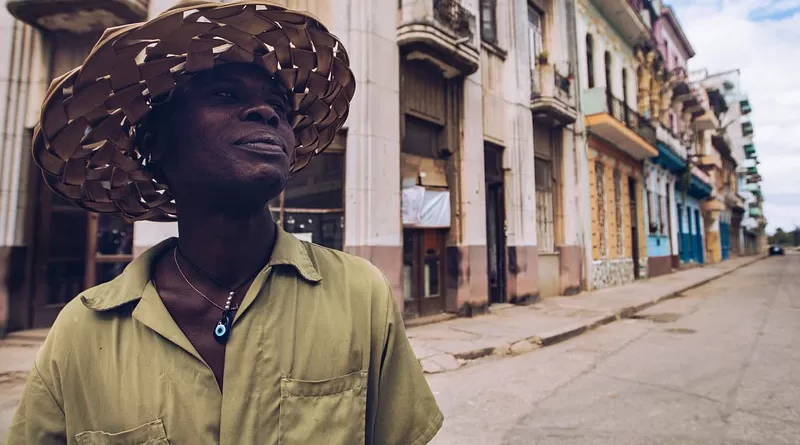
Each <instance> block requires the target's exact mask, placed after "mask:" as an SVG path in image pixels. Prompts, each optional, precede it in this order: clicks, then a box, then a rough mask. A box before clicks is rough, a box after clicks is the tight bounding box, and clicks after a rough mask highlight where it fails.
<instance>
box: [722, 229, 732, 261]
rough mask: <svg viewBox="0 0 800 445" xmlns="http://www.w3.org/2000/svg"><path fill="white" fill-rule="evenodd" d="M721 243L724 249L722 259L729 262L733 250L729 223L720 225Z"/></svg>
mask: <svg viewBox="0 0 800 445" xmlns="http://www.w3.org/2000/svg"><path fill="white" fill-rule="evenodd" d="M719 242H720V247H721V249H722V259H723V260H727V259H728V256H729V255H730V250H731V232H730V225H729V224H728V223H724V222H720V223H719Z"/></svg>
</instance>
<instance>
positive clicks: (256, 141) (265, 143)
mask: <svg viewBox="0 0 800 445" xmlns="http://www.w3.org/2000/svg"><path fill="white" fill-rule="evenodd" d="M233 144H234V145H242V146H247V147H251V148H257V149H263V150H267V151H272V150H274V149H275V148H278V149H280V150H281V151H282V152H284V153H285V152H286V150H285V148H284V146H283V143H282V142H281V140H280V139H279V138H277V137H275V136H273V135H271V134H263V133H260V134H251V135H248V136H244V137H242V138H239V139H237V140H236V141H235V142H234V143H233Z"/></svg>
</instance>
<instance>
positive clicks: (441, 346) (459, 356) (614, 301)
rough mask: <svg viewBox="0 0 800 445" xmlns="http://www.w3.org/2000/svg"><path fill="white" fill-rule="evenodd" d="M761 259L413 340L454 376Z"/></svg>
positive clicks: (30, 346)
mask: <svg viewBox="0 0 800 445" xmlns="http://www.w3.org/2000/svg"><path fill="white" fill-rule="evenodd" d="M761 258H763V257H746V258H737V259H733V260H728V261H725V262H723V263H720V264H715V265H712V266H706V267H698V268H694V269H689V270H683V271H680V272H676V273H673V274H670V275H664V276H661V277H658V278H652V279H648V280H643V281H639V282H636V283H633V284H629V285H626V286H618V287H613V288H609V289H603V290H600V291H595V292H585V293H582V294H580V295H575V296H572V297H554V298H547V299H544V300H542V301H540V302H537V303H535V304H533V305H530V306H513V305H494V306H492V308H491V312H492V313H491V314H489V315H482V316H478V317H475V318H457V319H453V320H449V321H443V322H440V323H435V324H430V325H425V326H419V327H409V328H408V337H409V339H410V341H411V346H412V347H413V348H414V352H415V353H416V354H417V358H418V359H419V360H420V363H421V364H422V367H423V369H424V370H425V372H427V373H437V372H443V371H451V370H454V369H458V368H459V367H461V366H462V365H463V364H464V363H465V362H466V361H468V360H474V359H476V358H480V357H484V356H487V355H491V354H494V355H509V354H521V353H523V352H527V351H531V350H533V349H535V348H538V347H542V346H548V345H551V344H553V343H558V342H560V341H563V340H566V339H568V338H570V337H573V336H575V335H580V334H582V333H583V332H585V331H587V330H590V329H593V328H596V327H598V326H601V325H603V324H606V323H610V322H612V321H614V320H617V319H619V318H625V317H629V316H630V315H632V314H634V313H635V312H638V311H640V310H642V309H645V308H647V307H648V306H651V305H653V304H656V303H658V302H660V301H662V300H665V299H667V298H671V297H674V296H676V295H677V294H679V293H680V292H683V291H685V290H688V289H691V288H693V287H696V286H699V285H702V284H705V283H707V282H708V281H711V280H713V279H715V278H719V277H721V276H723V275H726V274H728V273H731V272H733V271H734V270H736V269H739V268H741V267H744V266H747V265H748V264H751V263H753V262H755V261H758V260H759V259H761ZM46 334H47V330H46V329H41V330H34V331H23V332H15V333H12V334H11V335H9V336H8V337H7V338H6V339H4V340H0V390H2V389H3V387H4V386H9V384H13V383H18V381H19V380H23V381H24V378H25V376H26V375H27V373H28V371H29V370H30V368H31V367H32V366H33V361H34V360H35V358H36V353H37V351H38V349H39V346H40V345H41V343H42V341H44V337H45V335H46Z"/></svg>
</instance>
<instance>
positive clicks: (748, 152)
mask: <svg viewBox="0 0 800 445" xmlns="http://www.w3.org/2000/svg"><path fill="white" fill-rule="evenodd" d="M744 155H745V157H746V158H747V159H755V158H756V146H755V145H754V144H745V146H744Z"/></svg>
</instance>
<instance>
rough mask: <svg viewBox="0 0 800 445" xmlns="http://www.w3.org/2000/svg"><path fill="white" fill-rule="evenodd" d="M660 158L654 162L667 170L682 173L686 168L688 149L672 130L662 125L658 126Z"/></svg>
mask: <svg viewBox="0 0 800 445" xmlns="http://www.w3.org/2000/svg"><path fill="white" fill-rule="evenodd" d="M656 139H657V140H658V158H656V160H655V161H654V162H655V163H657V164H658V165H660V166H662V167H664V168H666V169H667V170H669V171H671V172H674V173H680V172H682V171H683V170H684V169H685V168H686V157H687V153H686V147H684V145H683V143H682V142H681V140H680V139H679V138H678V136H676V135H675V134H674V133H673V132H672V130H670V129H668V128H665V127H664V126H663V125H661V124H657V125H656Z"/></svg>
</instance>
